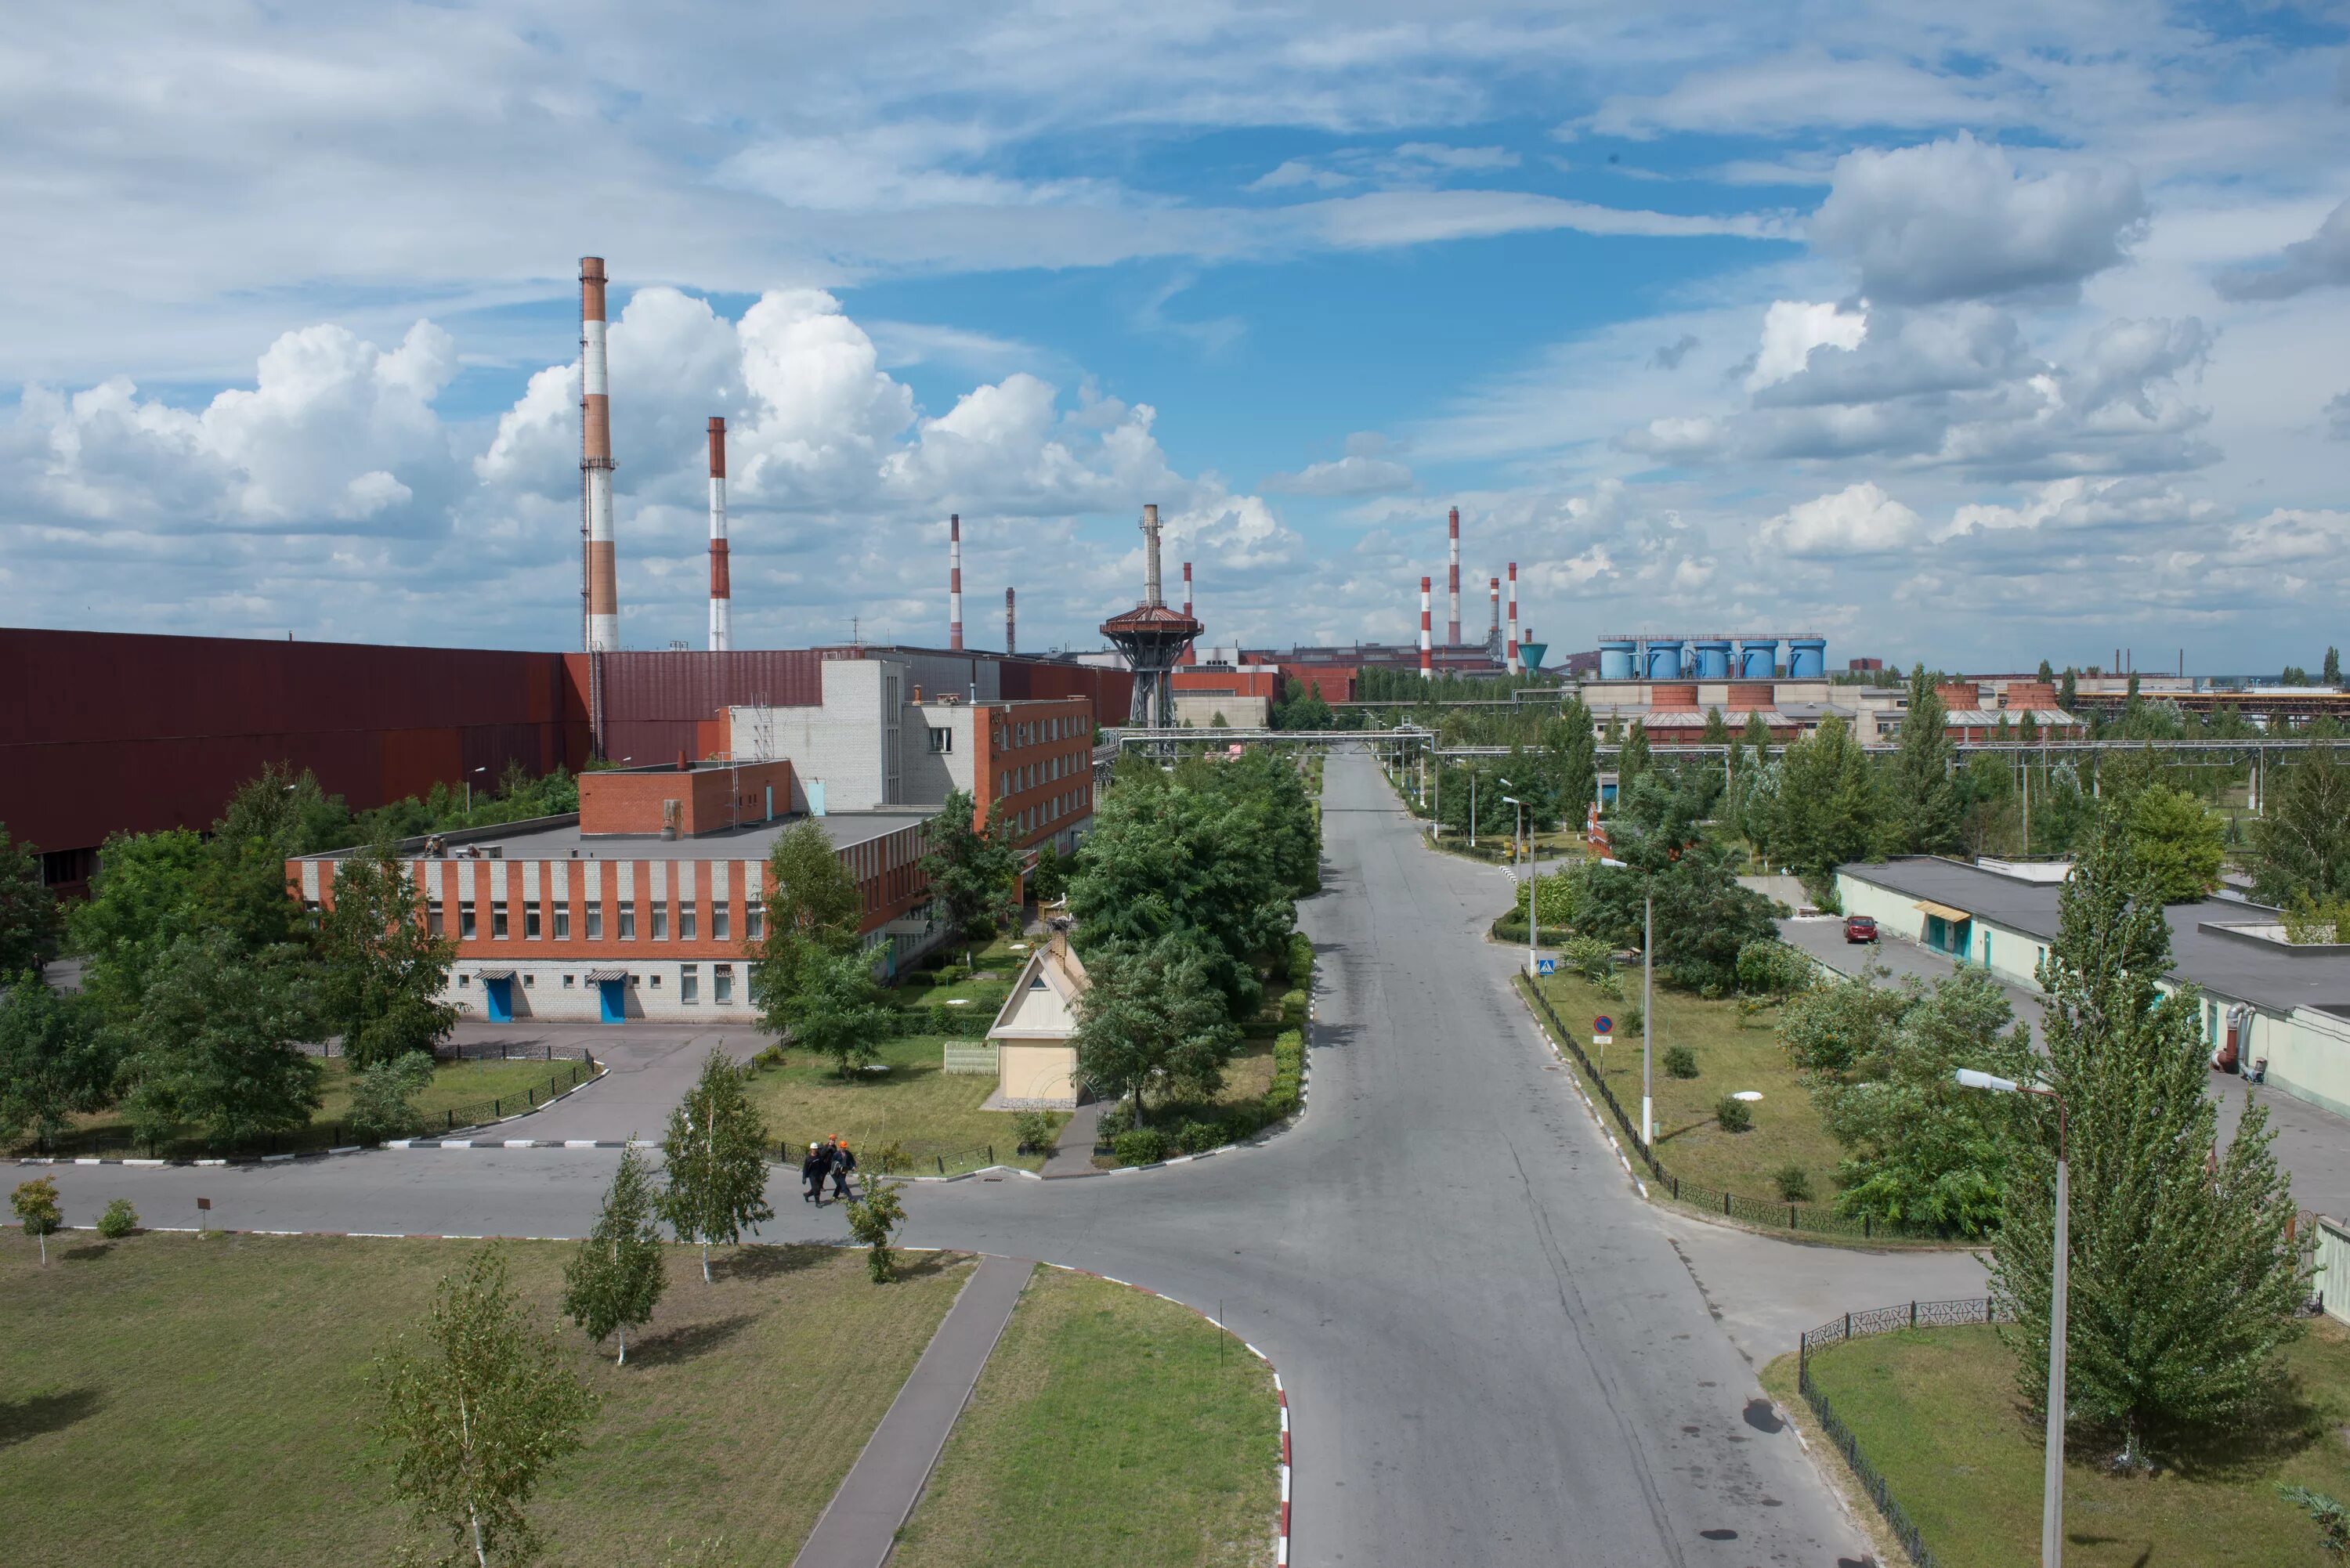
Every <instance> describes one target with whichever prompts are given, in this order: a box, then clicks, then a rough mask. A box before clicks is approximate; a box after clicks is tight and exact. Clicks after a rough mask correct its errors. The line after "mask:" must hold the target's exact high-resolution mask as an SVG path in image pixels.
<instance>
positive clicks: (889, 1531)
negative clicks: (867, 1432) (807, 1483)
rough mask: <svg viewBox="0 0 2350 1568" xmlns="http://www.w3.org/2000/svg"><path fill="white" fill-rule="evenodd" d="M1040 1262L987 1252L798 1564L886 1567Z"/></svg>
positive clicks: (811, 1534)
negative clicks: (995, 1255)
mask: <svg viewBox="0 0 2350 1568" xmlns="http://www.w3.org/2000/svg"><path fill="white" fill-rule="evenodd" d="M1035 1266H1036V1265H1035V1264H1034V1263H1030V1262H1020V1261H1018V1260H1015V1259H1012V1258H999V1257H994V1256H988V1257H983V1258H982V1259H981V1260H980V1261H979V1267H978V1269H977V1270H975V1271H974V1272H972V1276H971V1279H970V1281H969V1282H967V1283H965V1284H964V1286H963V1288H962V1294H960V1295H958V1296H956V1297H955V1303H954V1305H953V1306H951V1307H950V1308H949V1309H948V1310H947V1315H946V1318H945V1321H943V1322H941V1324H939V1331H938V1333H936V1334H932V1335H931V1343H930V1347H929V1348H928V1349H926V1350H924V1351H923V1352H922V1358H921V1359H920V1361H917V1362H916V1363H914V1370H913V1371H912V1372H911V1373H910V1374H908V1375H907V1377H906V1385H905V1386H904V1387H902V1388H900V1389H899V1390H898V1397H897V1398H896V1399H895V1400H893V1401H891V1403H890V1406H889V1413H888V1414H887V1415H885V1416H883V1417H881V1424H880V1425H879V1427H876V1428H873V1436H872V1438H870V1439H868V1441H867V1443H866V1445H865V1451H864V1452H863V1453H860V1454H858V1456H857V1463H856V1464H854V1465H852V1466H850V1467H849V1470H848V1474H847V1475H846V1476H844V1477H843V1478H841V1482H840V1490H838V1491H836V1492H834V1493H833V1494H832V1501H830V1502H829V1503H827V1504H826V1505H825V1510H824V1512H823V1514H822V1515H821V1516H819V1517H818V1518H817V1520H816V1529H815V1530H813V1531H811V1532H809V1533H808V1538H807V1542H806V1544H805V1545H803V1546H802V1547H801V1548H800V1552H799V1555H798V1556H796V1557H795V1558H793V1559H792V1568H880V1564H881V1563H882V1562H883V1560H884V1559H886V1558H887V1557H888V1556H889V1550H890V1548H891V1547H892V1546H894V1545H895V1544H897V1540H898V1528H899V1526H900V1525H902V1524H904V1523H905V1522H906V1519H907V1516H908V1515H910V1514H911V1513H912V1512H913V1511H914V1504H915V1503H916V1502H918V1501H920V1499H921V1495H922V1487H923V1485H924V1483H925V1482H927V1481H928V1480H930V1479H931V1466H933V1465H935V1464H937V1463H938V1462H939V1453H940V1450H941V1449H944V1448H945V1447H946V1445H947V1434H948V1433H949V1432H951V1431H952V1430H954V1424H955V1417H958V1416H960V1415H962V1407H963V1406H964V1404H965V1403H967V1402H968V1401H969V1400H970V1398H971V1391H972V1387H973V1386H976V1385H977V1384H978V1382H979V1374H980V1370H981V1368H983V1367H984V1366H986V1365H987V1358H988V1355H990V1354H991V1353H992V1352H993V1350H994V1349H995V1342H996V1340H997V1338H998V1337H1000V1336H1001V1335H1002V1334H1003V1325H1004V1324H1006V1323H1008V1322H1010V1321H1011V1318H1012V1309H1013V1308H1014V1306H1017V1305H1018V1304H1019V1303H1020V1293H1021V1291H1022V1290H1023V1289H1024V1287H1025V1286H1026V1285H1027V1283H1028V1275H1029V1272H1031V1271H1032V1270H1034V1269H1035Z"/></svg>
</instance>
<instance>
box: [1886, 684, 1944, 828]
mask: <svg viewBox="0 0 2350 1568" xmlns="http://www.w3.org/2000/svg"><path fill="white" fill-rule="evenodd" d="M1954 755H1955V752H1954V749H1953V748H1952V746H1951V744H1950V715H1949V713H1948V712H1947V711H1945V710H1944V708H1943V707H1942V699H1941V697H1940V695H1939V693H1938V692H1936V691H1935V690H1934V683H1933V681H1932V680H1930V679H1929V678H1928V676H1927V674H1926V667H1925V666H1924V665H1923V664H1919V665H1918V666H1916V667H1915V668H1913V669H1912V670H1910V672H1909V706H1908V711H1907V712H1906V713H1905V714H1904V715H1903V717H1902V720H1901V749H1900V750H1899V751H1898V753H1895V754H1894V757H1893V761H1892V767H1891V774H1892V776H1891V777H1890V778H1889V779H1888V780H1887V785H1888V787H1887V790H1886V795H1887V805H1889V806H1890V808H1891V810H1890V815H1891V818H1892V820H1891V823H1890V824H1889V828H1890V831H1889V833H1888V835H1887V836H1888V837H1889V838H1890V839H1891V840H1892V842H1893V843H1895V844H1897V845H1898V846H1899V847H1900V848H1901V849H1902V850H1904V851H1905V852H1907V853H1908V854H1911V855H1947V854H1950V853H1951V852H1952V851H1954V850H1956V849H1957V848H1958V847H1959V844H1960V836H1959V812H1960V803H1959V792H1958V789H1957V786H1956V785H1954V784H1952V783H1951V782H1950V768H1951V759H1952V757H1953V756H1954Z"/></svg>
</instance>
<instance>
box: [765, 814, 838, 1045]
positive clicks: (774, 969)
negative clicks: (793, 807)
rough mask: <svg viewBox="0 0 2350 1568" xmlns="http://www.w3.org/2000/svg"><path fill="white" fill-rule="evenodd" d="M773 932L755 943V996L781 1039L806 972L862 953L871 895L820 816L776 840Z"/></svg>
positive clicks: (770, 877) (769, 907)
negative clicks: (862, 924)
mask: <svg viewBox="0 0 2350 1568" xmlns="http://www.w3.org/2000/svg"><path fill="white" fill-rule="evenodd" d="M765 904H766V910H765V913H766V931H765V934H764V936H762V937H761V938H760V939H759V940H757V941H755V942H754V943H752V944H750V953H751V956H752V957H753V958H754V959H755V960H756V961H757V962H756V963H755V964H754V966H753V969H752V971H751V999H752V1001H753V1002H754V1004H756V1006H757V1007H758V1009H759V1016H760V1021H761V1022H762V1023H764V1024H765V1026H766V1027H767V1028H768V1030H770V1031H771V1032H773V1033H776V1034H782V1033H785V1032H786V1031H788V1030H789V1029H790V1028H791V1019H790V1013H791V1009H792V1007H793V1004H794V1002H795V999H796V998H797V996H798V994H799V992H800V990H801V988H802V986H803V984H804V983H805V979H804V976H805V975H806V972H807V971H811V970H813V969H815V968H816V967H817V966H818V965H819V964H820V963H821V961H824V960H825V959H827V958H834V957H838V956H840V955H842V954H845V953H850V952H854V951H856V950H857V940H858V933H857V926H858V919H859V917H860V916H861V915H862V914H863V913H864V908H865V903H864V898H863V896H862V895H861V894H860V893H859V892H858V888H857V877H856V875H855V874H854V873H853V872H851V871H850V870H849V869H848V867H847V866H845V865H843V864H842V863H841V859H840V856H839V854H838V853H837V851H836V850H835V849H834V848H833V846H832V840H831V839H830V838H829V837H828V836H826V834H825V831H824V828H823V826H822V825H821V824H819V823H817V822H816V821H814V820H813V819H811V820H808V821H804V822H796V823H794V824H793V825H792V826H789V827H787V828H785V830H784V831H783V832H782V833H780V834H777V835H776V836H775V847H774V848H772V849H770V850H769V851H768V852H767V880H766V892H765Z"/></svg>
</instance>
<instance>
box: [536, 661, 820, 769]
mask: <svg viewBox="0 0 2350 1568" xmlns="http://www.w3.org/2000/svg"><path fill="white" fill-rule="evenodd" d="M562 657H563V662H564V664H565V666H566V667H567V670H568V671H569V681H570V686H571V691H572V694H573V699H574V701H576V702H577V704H578V711H579V713H580V714H581V716H582V718H583V719H584V718H585V716H586V713H587V689H588V669H587V658H588V656H587V654H584V653H567V654H565V655H563V656H562ZM598 658H599V659H600V661H601V663H602V666H603V686H604V754H605V755H606V756H608V757H609V758H611V759H612V760H613V761H614V762H618V761H619V760H620V759H621V758H623V757H634V758H635V759H636V760H637V761H638V762H639V763H670V762H675V761H676V760H677V756H678V753H680V752H683V753H686V754H687V755H688V756H692V755H695V754H697V749H698V747H699V746H700V744H701V742H702V737H701V736H700V735H698V734H696V733H695V729H694V727H695V726H696V725H697V724H699V723H701V722H703V721H705V720H708V719H710V718H711V717H712V716H713V715H715V714H716V713H717V711H719V710H720V709H721V708H729V707H738V706H743V705H745V704H764V705H766V706H770V707H776V708H806V707H814V706H815V705H816V704H817V703H818V702H821V701H823V700H824V685H823V679H824V678H823V674H822V665H823V662H824V660H823V657H822V655H820V654H819V653H817V652H816V650H814V649H804V648H802V649H755V648H745V649H729V650H728V651H726V652H723V653H712V652H708V651H706V650H705V651H699V652H697V651H693V650H690V649H689V650H681V651H675V652H666V653H607V654H602V655H599V656H598Z"/></svg>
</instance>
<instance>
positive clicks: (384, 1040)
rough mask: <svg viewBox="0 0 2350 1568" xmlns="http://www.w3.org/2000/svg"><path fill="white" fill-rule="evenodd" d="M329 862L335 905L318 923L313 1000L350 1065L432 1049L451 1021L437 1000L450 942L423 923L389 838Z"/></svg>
mask: <svg viewBox="0 0 2350 1568" xmlns="http://www.w3.org/2000/svg"><path fill="white" fill-rule="evenodd" d="M329 864H330V865H333V866H334V867H335V868H336V877H335V907H334V908H333V909H330V910H328V912H327V916H326V919H324V920H323V921H322V922H321V923H320V926H319V930H318V960H319V971H320V973H319V980H320V985H319V1001H320V1006H321V1011H322V1012H323V1013H324V1015H325V1023H326V1025H327V1027H328V1029H330V1030H332V1031H333V1032H335V1033H338V1034H340V1035H341V1036H342V1038H343V1054H344V1055H345V1056H346V1057H347V1058H348V1059H349V1060H350V1062H351V1063H352V1064H353V1065H355V1066H366V1065H368V1064H372V1063H376V1062H387V1061H390V1060H391V1059H392V1058H394V1057H397V1056H403V1055H407V1054H410V1053H411V1052H422V1053H426V1054H430V1053H432V1051H433V1050H434V1049H436V1048H437V1047H438V1046H439V1045H440V1044H441V1043H442V1041H443V1040H445V1039H447V1038H448V1037H449V1031H450V1030H451V1029H452V1028H453V1027H454V1026H455V1024H456V1022H457V1008H456V1005H455V1003H453V1002H443V1001H442V1000H441V995H442V989H443V988H444V987H445V986H446V985H447V984H448V982H449V966H450V964H451V963H452V961H454V960H455V958H456V956H457V947H456V944H455V943H454V942H452V941H450V940H447V939H446V938H444V937H436V936H434V935H432V933H431V932H430V931H428V930H427V929H425V926H424V919H423V913H424V911H423V908H422V900H421V898H420V897H419V896H418V893H417V888H416V879H415V878H414V877H412V876H411V875H410V874H409V868H408V866H407V864H406V863H405V862H404V861H402V860H401V859H400V857H399V855H398V854H397V853H396V852H395V851H394V850H393V849H392V847H391V846H390V844H389V843H384V842H378V843H376V844H374V845H372V846H369V847H368V848H366V849H363V850H360V851H359V853H357V854H355V855H352V856H350V857H348V858H347V859H344V860H342V861H340V862H329Z"/></svg>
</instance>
